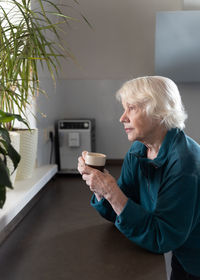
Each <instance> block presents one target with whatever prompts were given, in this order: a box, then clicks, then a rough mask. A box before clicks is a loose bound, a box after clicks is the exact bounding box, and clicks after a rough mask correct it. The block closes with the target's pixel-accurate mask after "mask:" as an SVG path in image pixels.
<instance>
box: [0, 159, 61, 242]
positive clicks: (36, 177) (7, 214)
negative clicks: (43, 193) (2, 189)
mask: <svg viewBox="0 0 200 280" xmlns="http://www.w3.org/2000/svg"><path fill="white" fill-rule="evenodd" d="M56 173H57V165H55V164H53V165H45V166H41V167H39V168H36V169H35V170H34V173H33V176H32V178H30V179H26V180H20V181H16V182H15V184H14V189H13V190H11V189H7V193H6V202H5V204H4V206H3V209H0V234H1V233H2V232H3V231H4V230H5V228H6V227H7V225H8V224H9V223H10V222H11V221H12V220H13V219H14V218H15V217H16V216H17V215H18V214H19V213H20V211H21V210H23V208H24V207H25V206H26V205H27V204H28V203H29V202H30V201H31V200H32V199H33V198H34V196H35V195H36V194H37V193H38V192H39V191H40V190H41V189H42V188H43V187H44V186H45V185H46V183H47V182H48V181H49V180H50V179H51V178H52V177H53V176H54V175H55V174H56ZM5 234H6V233H5V232H4V234H3V235H5ZM4 237H5V236H4ZM0 239H1V238H0Z"/></svg>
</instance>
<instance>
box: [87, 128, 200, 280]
mask: <svg viewBox="0 0 200 280" xmlns="http://www.w3.org/2000/svg"><path fill="white" fill-rule="evenodd" d="M146 154H147V149H146V147H145V146H144V145H143V144H142V143H141V142H138V141H136V142H134V143H133V145H132V146H131V148H130V150H129V151H128V153H127V155H126V157H125V159H124V163H123V166H122V171H121V175H120V178H119V180H118V185H119V187H120V188H121V189H122V191H123V192H124V193H125V194H126V196H127V197H128V198H129V199H128V202H127V204H126V205H125V207H124V209H123V211H122V213H121V214H120V215H119V216H117V215H116V213H115V212H114V210H113V208H112V207H111V205H110V204H109V202H108V201H107V200H106V199H105V198H103V199H101V200H100V201H99V202H98V201H97V199H96V197H95V196H94V195H93V197H92V200H91V205H92V206H93V207H95V208H96V210H97V211H98V212H99V213H100V214H101V215H102V216H103V217H104V218H106V219H108V220H110V221H111V222H113V223H115V226H116V227H117V228H118V229H119V230H120V231H121V232H122V233H123V234H124V235H125V236H126V237H128V238H129V239H130V240H131V241H133V242H135V243H136V244H138V245H139V246H141V247H143V248H146V249H148V250H150V251H152V252H155V253H164V252H168V251H173V253H174V254H175V256H176V257H177V259H178V260H179V262H180V263H181V264H182V266H183V268H184V269H185V270H186V271H187V272H188V273H191V274H193V275H196V276H200V146H199V145H198V144H197V143H196V142H195V141H194V140H192V139H191V138H190V137H188V136H187V135H186V134H185V133H184V132H183V131H181V130H179V129H171V130H170V131H168V133H167V134H166V136H165V139H164V141H163V143H162V146H161V148H160V150H159V153H158V156H157V157H156V158H155V159H154V160H150V159H147V157H146Z"/></svg>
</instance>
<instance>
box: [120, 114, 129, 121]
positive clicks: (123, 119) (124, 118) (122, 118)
mask: <svg viewBox="0 0 200 280" xmlns="http://www.w3.org/2000/svg"><path fill="white" fill-rule="evenodd" d="M119 121H120V122H121V123H124V122H128V118H127V115H126V112H124V113H123V114H122V115H121V117H120V119H119Z"/></svg>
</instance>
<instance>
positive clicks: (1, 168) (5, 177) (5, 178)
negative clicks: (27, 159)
mask: <svg viewBox="0 0 200 280" xmlns="http://www.w3.org/2000/svg"><path fill="white" fill-rule="evenodd" d="M0 174H1V180H0V186H6V187H8V188H11V189H12V188H13V187H12V183H11V181H10V174H9V171H8V168H7V166H6V165H5V163H4V161H3V160H2V159H1V158H0Z"/></svg>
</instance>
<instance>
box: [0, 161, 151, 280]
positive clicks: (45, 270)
mask: <svg viewBox="0 0 200 280" xmlns="http://www.w3.org/2000/svg"><path fill="white" fill-rule="evenodd" d="M108 170H109V171H110V172H111V173H112V175H113V176H114V177H116V178H117V177H118V175H119V173H120V167H119V166H112V167H110V169H109V167H108ZM90 197H91V192H90V191H89V189H88V188H87V186H86V185H85V183H84V182H83V181H82V180H81V177H80V176H78V175H71V176H70V175H56V177H55V178H54V179H52V180H51V181H50V182H49V183H48V184H47V186H46V187H45V189H44V190H43V191H42V193H40V194H39V197H38V199H37V202H36V204H35V206H34V207H33V208H31V210H30V211H29V212H28V214H27V215H26V216H25V217H24V219H23V220H22V221H21V223H20V224H19V225H18V226H17V227H16V228H15V230H14V231H13V232H12V233H11V234H10V235H9V236H8V238H7V239H6V240H5V241H4V242H3V243H2V244H1V247H0V279H2V280H66V279H67V280H76V279H77V278H80V279H88V278H87V275H85V276H83V275H78V274H76V273H77V271H78V269H76V271H70V269H72V267H70V266H66V259H67V258H68V259H69V255H71V259H72V260H71V262H73V263H77V265H78V264H79V262H80V261H88V260H80V258H81V256H83V255H84V254H83V252H82V251H81V250H88V251H89V252H91V257H92V254H93V253H94V252H92V248H89V247H87V248H86V244H85V247H84V242H83V240H82V241H81V242H82V243H81V246H80V251H79V252H73V246H71V244H70V243H69V240H71V242H80V240H79V239H78V237H77V236H76V233H75V232H76V231H77V230H79V229H80V230H82V228H83V226H84V228H85V229H86V228H87V229H88V231H83V235H82V236H83V239H84V238H89V235H90V228H91V227H90V226H91V225H92V224H93V225H94V223H95V224H98V226H99V230H100V229H101V224H102V223H104V219H102V218H101V217H100V216H99V215H96V214H95V215H94V212H95V210H94V209H93V208H92V207H91V206H90V205H89V201H90ZM66 206H67V207H66ZM108 230H110V229H109V228H108ZM91 234H92V233H91ZM79 236H80V235H79ZM73 269H74V268H73ZM93 270H94V272H95V267H94V265H93ZM99 272H100V271H99ZM70 273H71V274H70ZM97 274H98V271H97ZM66 275H68V277H66ZM72 275H76V277H72ZM100 275H101V273H100ZM94 276H95V273H94ZM95 277H96V276H95ZM95 277H94V278H93V279H100V278H98V277H96V278H95ZM117 279H122V278H117ZM124 279H129V278H126V277H125V278H124ZM130 279H132V278H130ZM147 280H148V279H147Z"/></svg>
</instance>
